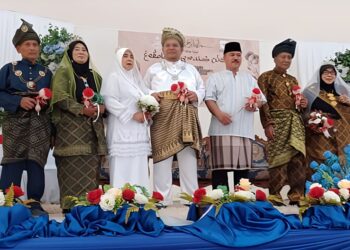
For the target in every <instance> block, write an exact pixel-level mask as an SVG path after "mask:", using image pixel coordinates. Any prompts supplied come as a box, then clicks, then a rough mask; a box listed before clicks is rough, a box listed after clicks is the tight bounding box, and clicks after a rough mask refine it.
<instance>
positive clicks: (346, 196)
mask: <svg viewBox="0 0 350 250" xmlns="http://www.w3.org/2000/svg"><path fill="white" fill-rule="evenodd" d="M339 194H340V196H341V197H343V199H344V200H348V199H349V196H350V192H349V189H347V188H341V189H339Z"/></svg>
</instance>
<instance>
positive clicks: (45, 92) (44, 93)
mask: <svg viewBox="0 0 350 250" xmlns="http://www.w3.org/2000/svg"><path fill="white" fill-rule="evenodd" d="M39 96H40V97H41V98H44V99H46V100H49V99H51V96H52V92H51V89H49V88H42V89H40V91H39Z"/></svg>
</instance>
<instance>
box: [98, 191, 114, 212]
mask: <svg viewBox="0 0 350 250" xmlns="http://www.w3.org/2000/svg"><path fill="white" fill-rule="evenodd" d="M114 206H115V197H114V196H113V195H111V194H104V195H102V196H101V201H100V207H101V209H102V210H103V211H112V210H113V208H114Z"/></svg>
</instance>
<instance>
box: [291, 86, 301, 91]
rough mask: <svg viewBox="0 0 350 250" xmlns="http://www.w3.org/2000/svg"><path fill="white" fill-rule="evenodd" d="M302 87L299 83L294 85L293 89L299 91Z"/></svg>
mask: <svg viewBox="0 0 350 250" xmlns="http://www.w3.org/2000/svg"><path fill="white" fill-rule="evenodd" d="M299 89H300V86H299V85H294V86H293V87H292V90H293V91H298V90H299Z"/></svg>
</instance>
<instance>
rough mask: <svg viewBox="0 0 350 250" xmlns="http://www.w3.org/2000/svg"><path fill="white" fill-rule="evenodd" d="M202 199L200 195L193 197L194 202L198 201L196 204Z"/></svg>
mask: <svg viewBox="0 0 350 250" xmlns="http://www.w3.org/2000/svg"><path fill="white" fill-rule="evenodd" d="M201 200H202V199H201V198H198V197H193V199H192V201H193V203H196V204H198V203H200V202H201Z"/></svg>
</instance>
